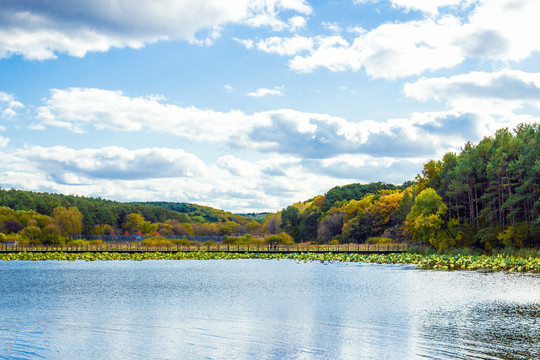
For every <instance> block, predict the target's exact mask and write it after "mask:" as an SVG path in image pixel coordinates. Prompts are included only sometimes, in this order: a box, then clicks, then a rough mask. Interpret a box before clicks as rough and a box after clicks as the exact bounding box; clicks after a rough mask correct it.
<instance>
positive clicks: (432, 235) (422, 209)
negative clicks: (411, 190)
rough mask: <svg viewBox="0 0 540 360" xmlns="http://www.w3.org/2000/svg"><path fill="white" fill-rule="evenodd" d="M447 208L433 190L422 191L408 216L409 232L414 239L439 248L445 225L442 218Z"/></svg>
mask: <svg viewBox="0 0 540 360" xmlns="http://www.w3.org/2000/svg"><path fill="white" fill-rule="evenodd" d="M446 211H447V207H446V205H445V204H444V202H443V201H442V198H441V197H440V196H439V195H437V192H436V191H435V190H433V189H431V188H427V189H424V190H422V192H420V194H418V196H417V197H416V199H415V202H414V205H413V206H412V208H411V211H410V212H409V214H408V215H407V219H406V226H407V230H408V231H409V232H410V233H411V234H412V236H413V239H414V240H416V241H421V242H423V243H425V244H429V245H432V246H433V247H439V243H440V237H438V236H441V235H439V233H441V231H442V229H443V227H444V226H445V225H444V220H443V218H442V216H443V215H444V214H445V213H446Z"/></svg>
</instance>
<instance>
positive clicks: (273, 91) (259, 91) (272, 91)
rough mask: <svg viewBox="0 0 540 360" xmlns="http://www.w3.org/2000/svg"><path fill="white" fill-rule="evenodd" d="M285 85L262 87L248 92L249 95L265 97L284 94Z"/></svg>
mask: <svg viewBox="0 0 540 360" xmlns="http://www.w3.org/2000/svg"><path fill="white" fill-rule="evenodd" d="M284 88H285V87H284V86H276V87H275V88H273V89H266V88H260V89H257V90H255V91H252V92H249V93H247V96H251V97H263V96H267V95H271V96H283V89H284Z"/></svg>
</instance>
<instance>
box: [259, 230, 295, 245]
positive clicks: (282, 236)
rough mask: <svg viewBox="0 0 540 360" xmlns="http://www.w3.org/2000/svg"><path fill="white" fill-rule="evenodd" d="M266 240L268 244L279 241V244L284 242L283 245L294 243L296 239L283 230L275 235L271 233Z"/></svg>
mask: <svg viewBox="0 0 540 360" xmlns="http://www.w3.org/2000/svg"><path fill="white" fill-rule="evenodd" d="M264 240H265V242H266V243H267V244H273V243H275V242H276V243H278V244H283V245H292V244H294V240H293V238H292V237H291V236H290V235H289V234H287V233H286V232H281V233H279V234H275V235H270V236H268V237H266V238H264Z"/></svg>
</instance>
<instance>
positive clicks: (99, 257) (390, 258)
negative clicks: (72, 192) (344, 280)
mask: <svg viewBox="0 0 540 360" xmlns="http://www.w3.org/2000/svg"><path fill="white" fill-rule="evenodd" d="M236 259H265V260H295V261H299V262H300V261H301V262H308V261H320V262H334V261H337V262H364V263H377V264H414V265H417V266H418V268H419V269H427V270H443V271H458V270H481V271H506V272H522V273H540V257H534V256H530V257H527V256H511V255H504V254H497V255H440V254H429V255H422V254H418V253H391V254H369V255H366V254H353V253H351V254H343V253H339V254H338V253H316V252H305V253H294V254H280V253H254V252H245V253H225V252H205V251H201V252H173V253H164V252H148V253H123V252H100V253H92V252H81V253H66V252H18V253H4V254H0V261H47V260H49V261H77V260H82V261H110V260H127V261H129V260H131V261H142V260H236Z"/></svg>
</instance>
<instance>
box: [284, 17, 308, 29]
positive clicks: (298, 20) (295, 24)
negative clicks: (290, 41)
mask: <svg viewBox="0 0 540 360" xmlns="http://www.w3.org/2000/svg"><path fill="white" fill-rule="evenodd" d="M287 22H288V23H289V30H290V31H296V30H298V29H302V28H304V27H306V24H307V20H306V18H305V17H303V16H293V17H291V18H289V20H288V21H287Z"/></svg>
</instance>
